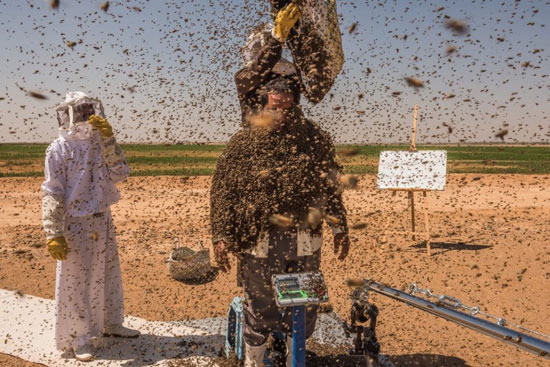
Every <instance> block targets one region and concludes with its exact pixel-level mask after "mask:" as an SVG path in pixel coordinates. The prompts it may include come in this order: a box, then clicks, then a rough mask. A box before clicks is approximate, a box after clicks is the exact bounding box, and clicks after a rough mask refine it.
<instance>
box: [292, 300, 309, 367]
mask: <svg viewBox="0 0 550 367" xmlns="http://www.w3.org/2000/svg"><path fill="white" fill-rule="evenodd" d="M292 366H293V367H305V366H306V306H294V307H292Z"/></svg>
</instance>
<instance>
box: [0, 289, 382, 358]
mask: <svg viewBox="0 0 550 367" xmlns="http://www.w3.org/2000/svg"><path fill="white" fill-rule="evenodd" d="M54 308H55V304H54V301H53V300H49V299H44V298H40V297H34V296H28V295H24V296H21V295H18V294H16V293H15V292H13V291H7V290H3V289H0V353H5V354H10V355H13V356H16V357H19V358H21V359H24V360H26V361H30V362H34V363H41V364H44V365H46V366H50V367H54V366H55V367H69V366H70V367H72V366H87V367H96V366H97V367H99V366H101V367H111V366H124V367H134V366H135V367H137V366H140V367H142V366H152V365H154V366H170V360H173V359H175V358H177V359H183V360H186V361H188V362H189V364H190V365H196V366H212V365H213V363H212V361H213V359H214V358H215V357H217V356H218V355H219V352H220V350H221V349H222V347H223V345H224V343H225V328H226V319H225V318H221V317H218V318H209V319H202V320H191V321H169V322H162V321H147V320H144V319H140V318H137V317H133V316H126V321H125V325H126V326H129V327H132V328H136V329H139V330H140V331H141V333H142V335H141V336H140V337H139V338H137V339H118V338H98V339H97V340H94V344H95V346H96V347H97V348H98V349H97V353H96V359H95V360H94V361H93V362H87V363H81V362H78V361H76V360H75V359H73V358H64V357H63V356H61V355H60V353H59V352H58V351H57V350H56V349H55V344H54ZM313 337H314V338H315V339H316V341H317V342H318V343H319V344H329V345H334V344H335V343H337V344H347V345H351V343H352V341H351V339H350V338H346V337H345V335H344V333H343V329H342V326H341V321H340V320H339V319H338V317H337V315H335V314H320V315H319V319H318V321H317V328H316V330H315V333H314V334H313ZM382 359H384V358H382ZM385 365H389V364H387V363H385Z"/></svg>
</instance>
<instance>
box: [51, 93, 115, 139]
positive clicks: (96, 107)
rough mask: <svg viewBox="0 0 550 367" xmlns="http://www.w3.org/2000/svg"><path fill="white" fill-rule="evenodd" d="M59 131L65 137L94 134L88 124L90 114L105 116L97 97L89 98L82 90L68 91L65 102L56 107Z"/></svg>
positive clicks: (85, 137)
mask: <svg viewBox="0 0 550 367" xmlns="http://www.w3.org/2000/svg"><path fill="white" fill-rule="evenodd" d="M55 110H56V112H57V121H58V122H59V133H60V135H62V136H63V137H65V138H66V139H78V140H84V139H89V138H91V137H92V136H93V135H94V131H95V130H94V129H93V127H92V126H91V125H90V124H88V119H89V118H90V116H91V115H96V116H100V117H105V113H104V112H103V105H102V104H101V102H100V101H99V100H98V99H94V98H90V97H89V96H88V95H87V94H86V93H84V92H69V93H67V95H66V96H65V102H63V103H61V104H60V105H59V106H57V107H56V109H55Z"/></svg>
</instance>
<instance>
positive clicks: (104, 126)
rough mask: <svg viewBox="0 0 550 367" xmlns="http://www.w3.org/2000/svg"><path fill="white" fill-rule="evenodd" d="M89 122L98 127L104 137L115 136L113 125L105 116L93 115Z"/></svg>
mask: <svg viewBox="0 0 550 367" xmlns="http://www.w3.org/2000/svg"><path fill="white" fill-rule="evenodd" d="M88 122H89V123H90V124H91V125H92V126H93V127H95V128H96V129H98V130H99V133H100V134H101V136H103V137H104V138H110V137H111V136H113V127H112V126H111V124H109V123H108V122H107V120H105V119H104V118H103V117H99V116H96V115H92V116H90V119H89V120H88Z"/></svg>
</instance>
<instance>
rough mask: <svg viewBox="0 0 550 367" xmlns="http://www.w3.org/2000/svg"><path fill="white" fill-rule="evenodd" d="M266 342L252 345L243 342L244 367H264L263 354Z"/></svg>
mask: <svg viewBox="0 0 550 367" xmlns="http://www.w3.org/2000/svg"><path fill="white" fill-rule="evenodd" d="M266 348H267V343H263V344H262V345H260V346H257V347H253V346H251V345H249V344H248V343H246V342H245V343H244V367H264V356H265V350H266Z"/></svg>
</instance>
